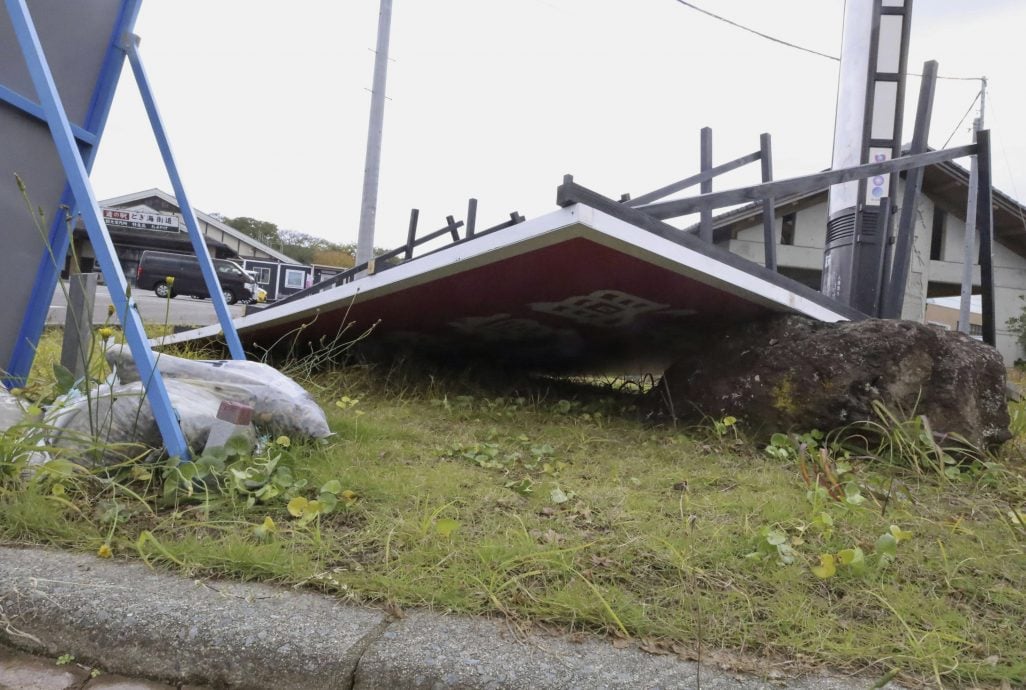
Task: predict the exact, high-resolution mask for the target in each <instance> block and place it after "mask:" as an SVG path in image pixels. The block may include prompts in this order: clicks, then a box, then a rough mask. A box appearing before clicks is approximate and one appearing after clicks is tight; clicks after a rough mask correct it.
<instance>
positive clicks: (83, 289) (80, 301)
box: [61, 273, 96, 380]
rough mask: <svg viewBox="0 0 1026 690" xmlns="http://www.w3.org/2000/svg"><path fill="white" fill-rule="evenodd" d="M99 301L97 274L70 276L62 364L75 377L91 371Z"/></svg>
mask: <svg viewBox="0 0 1026 690" xmlns="http://www.w3.org/2000/svg"><path fill="white" fill-rule="evenodd" d="M95 303H96V274H95V273H72V274H71V275H70V276H69V277H68V307H67V313H66V314H65V315H64V342H63V343H62V345H61V366H63V367H64V368H65V369H67V370H68V371H70V372H71V373H72V374H73V375H74V377H75V380H78V379H80V378H82V377H83V376H85V375H86V374H87V373H88V368H89V358H90V354H91V353H92V348H93V305H94V304H95Z"/></svg>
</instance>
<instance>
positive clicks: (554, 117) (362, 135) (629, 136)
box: [93, 0, 1026, 248]
mask: <svg viewBox="0 0 1026 690" xmlns="http://www.w3.org/2000/svg"><path fill="white" fill-rule="evenodd" d="M693 3H694V4H696V5H699V6H700V7H703V8H706V9H709V10H711V11H715V12H716V13H718V14H721V15H723V16H725V17H728V18H730V19H732V20H734V21H737V22H739V23H742V24H745V25H748V26H751V27H752V28H754V29H757V30H759V31H762V32H764V33H767V34H772V35H774V36H776V37H779V38H781V39H784V40H787V41H790V42H792V43H795V44H799V45H802V46H806V47H808V48H811V49H814V50H817V51H820V52H823V53H828V54H832V55H838V54H839V52H840V43H841V20H842V15H843V9H844V2H843V0H775V1H774V2H767V1H766V0H693ZM377 16H378V0H346V1H344V2H342V1H340V0H331V1H328V0H294V1H293V2H287V3H286V2H280V0H146V1H145V2H144V3H143V5H142V10H141V12H140V15H139V20H138V23H137V26H136V30H137V33H138V34H139V35H140V36H141V37H142V45H141V52H142V56H143V60H144V62H145V64H146V66H147V69H148V72H149V75H150V79H151V81H152V82H153V86H154V90H155V92H156V95H157V100H158V104H159V106H160V108H161V111H162V114H163V116H164V119H165V124H166V126H167V129H168V131H169V133H170V136H171V140H172V146H173V148H174V150H175V153H176V155H177V157H178V161H179V166H180V168H181V171H182V174H183V177H184V180H185V185H186V189H187V191H188V192H189V195H190V197H191V198H192V199H193V203H194V204H195V205H196V207H197V208H198V209H200V210H203V211H206V212H220V213H223V214H225V215H227V216H252V217H255V218H259V219H262V220H268V221H272V222H274V223H277V224H278V225H279V226H280V227H283V228H288V229H293V230H300V231H303V232H308V233H311V234H315V235H319V236H322V237H325V238H327V239H330V240H333V241H338V242H350V241H355V239H356V234H357V227H358V224H359V216H360V194H361V189H362V180H363V167H364V152H365V146H366V136H367V117H368V108H369V101H370V94H369V92H368V89H369V87H370V84H371V73H372V67H373V59H374V55H373V52H372V50H371V49H372V48H373V46H374V44H375V32H376V26H377ZM1024 26H1026V2H1022V0H973V2H967V1H966V0H917V1H916V3H915V8H914V11H913V30H912V45H911V58H910V61H909V66H910V70H911V71H914V72H918V71H919V70H920V68H921V66H922V63H923V62H924V61H925V60H928V59H936V60H938V61H939V63H940V72H941V74H942V75H950V76H965V77H979V76H982V75H986V76H987V77H988V78H989V81H990V91H989V94H988V99H987V111H986V118H987V125H988V126H989V127H990V128H991V130H992V132H993V141H994V146H995V161H994V180H995V185H996V186H997V187H998V188H999V189H1001V190H1002V191H1005V192H1007V193H1009V194H1011V195H1012V196H1015V197H1016V198H1018V199H1020V200H1024V199H1026V125H1024V123H1026V93H1024V88H1023V77H1022V73H1023V70H1024V68H1026V49H1024V47H1023V39H1022V29H1023V27H1024ZM391 56H392V59H393V61H392V62H391V63H390V65H389V73H388V89H387V92H388V96H389V99H390V100H389V101H388V102H387V104H386V108H385V130H384V131H385V133H384V148H383V155H382V169H381V185H380V191H379V210H378V223H377V236H376V241H375V244H376V245H377V246H381V247H386V248H392V247H395V246H398V245H400V244H402V243H403V242H404V241H405V236H406V226H407V222H408V217H409V211H410V208H411V207H417V208H419V209H420V210H421V215H420V218H421V225H420V227H421V229H422V230H425V231H426V230H431V229H435V228H438V227H441V226H442V225H443V224H444V218H445V216H446V215H448V214H453V215H455V216H456V217H457V218H460V219H462V218H463V217H464V215H465V209H466V202H467V199H468V197H471V196H475V197H477V198H478V199H479V200H480V205H479V213H478V227H479V228H483V227H487V226H488V225H492V224H494V223H497V222H501V221H502V220H504V219H506V218H508V213H509V212H510V211H513V210H516V211H519V212H521V213H523V214H524V215H526V216H528V217H531V216H537V215H540V214H542V213H546V212H548V211H551V210H553V209H554V208H555V193H556V187H557V185H558V184H559V183H560V181H561V178H562V175H563V174H564V173H573V174H574V176H575V179H576V181H578V182H579V183H581V184H583V185H585V186H588V187H591V188H593V189H595V190H597V191H599V192H601V193H604V194H606V195H608V196H613V197H619V195H620V194H621V193H624V192H630V193H632V194H634V195H635V196H637V195H639V194H641V193H644V192H646V191H649V190H651V189H653V188H655V187H659V186H662V185H664V184H666V183H668V182H671V181H673V180H675V179H679V178H681V177H685V176H687V175H690V174H692V173H694V172H696V171H697V169H698V136H699V129H700V128H701V127H703V126H710V127H712V128H713V131H714V159H715V160H714V162H717V163H718V162H723V161H725V160H729V159H731V158H735V157H737V156H740V155H743V154H746V153H749V152H751V151H754V150H756V149H757V148H758V137H759V134H760V133H761V132H769V133H770V134H772V135H773V153H774V164H775V168H776V169H775V173H776V177H778V178H780V177H787V176H794V175H800V174H806V173H810V172H814V171H817V170H820V169H823V168H826V167H829V165H830V155H831V146H832V132H833V123H834V103H835V98H836V90H837V63H836V62H833V61H831V60H828V59H825V58H822V57H817V56H814V55H810V54H808V53H803V52H800V51H798V50H795V49H793V48H788V47H785V46H782V45H778V44H775V43H771V42H769V41H766V40H765V39H762V38H759V37H756V36H753V35H751V34H747V33H744V32H743V31H740V30H739V29H737V28H734V27H731V26H728V25H726V24H724V23H721V22H718V21H716V20H714V19H712V18H710V17H707V16H705V15H703V14H700V13H698V12H696V11H694V10H692V9H690V8H688V7H686V6H684V5H682V4H680V3H678V2H677V1H676V0H517V1H516V2H513V1H510V0H507V1H505V2H498V1H497V0H394V14H393V24H392V46H391ZM908 87H909V88H908V102H907V106H906V126H905V139H906V140H908V139H909V138H910V137H911V128H912V124H911V123H912V118H913V117H914V114H915V113H914V111H915V102H916V96H917V93H918V88H919V80H918V79H915V78H910V80H909V84H908ZM979 87H980V84H979V82H978V81H975V80H972V81H953V80H942V81H940V83H939V87H938V93H937V100H936V104H935V109H934V119H933V128H932V132H931V137H930V143H931V145H932V146H934V147H941V146H943V145H944V143H945V141H946V140H947V139H948V137H949V135H951V134H952V132H955V135H954V138H953V139H952V140H951V144H950V145H956V144H961V143H968V142H969V141H970V132H969V127H970V125H971V121H972V115H970V116H969V117H968V118H967V119H966V121H965V122H964V123H963V124H962V125H961V126H959V127H956V125H957V124H958V122H959V120H960V119H961V118H962V116H963V115H964V114H965V112H966V110H967V109H969V107H970V104H971V103H972V101H973V98H974V96H975V95H976V93H977V92H978V91H979ZM757 175H758V169H757V168H754V169H752V170H750V171H747V172H746V171H739V172H737V173H735V174H733V175H731V176H727V177H725V178H723V181H722V182H720V181H719V180H717V183H716V184H717V186H718V188H726V187H728V186H729V187H734V186H740V185H743V184H748V183H752V182H755V181H757V180H756V176H757ZM93 182H94V185H95V188H96V192H97V195H98V196H99V197H100V198H101V199H102V198H105V197H113V196H119V195H122V194H127V193H130V192H135V191H139V190H142V189H147V188H150V187H160V188H162V189H164V190H167V191H171V189H170V184H169V182H168V181H167V177H166V175H165V173H164V172H163V168H162V164H161V162H160V158H159V154H158V152H157V149H156V145H155V143H154V141H153V137H152V135H151V134H150V133H149V129H148V124H147V121H146V116H145V113H144V111H143V110H142V105H141V102H140V100H139V97H138V94H137V91H136V89H135V85H134V82H133V81H132V79H131V74H130V71H129V70H128V69H127V68H126V70H125V73H124V75H123V76H122V82H121V85H120V87H119V90H118V96H117V98H116V99H115V102H114V108H113V111H112V114H111V118H110V121H109V123H108V127H107V132H106V134H105V136H104V141H103V143H102V145H101V147H100V152H99V155H98V158H97V162H96V166H95V169H94V174H93Z"/></svg>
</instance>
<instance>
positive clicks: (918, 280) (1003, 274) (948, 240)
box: [729, 183, 1026, 366]
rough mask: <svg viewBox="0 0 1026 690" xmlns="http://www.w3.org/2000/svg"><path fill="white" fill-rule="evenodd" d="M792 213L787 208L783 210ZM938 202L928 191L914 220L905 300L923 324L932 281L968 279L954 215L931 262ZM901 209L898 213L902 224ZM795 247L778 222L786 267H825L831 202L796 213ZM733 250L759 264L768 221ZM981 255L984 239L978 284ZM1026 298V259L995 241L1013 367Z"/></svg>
mask: <svg viewBox="0 0 1026 690" xmlns="http://www.w3.org/2000/svg"><path fill="white" fill-rule="evenodd" d="M902 187H903V183H899V194H898V199H901V198H902V194H903V190H902ZM777 212H778V213H780V214H786V213H787V209H786V207H785V208H782V209H778V211H777ZM933 214H934V202H933V200H932V199H930V198H929V197H928V196H927V195H926V194H922V195H920V197H919V203H918V208H917V213H916V215H915V218H914V221H915V223H914V227H915V240H914V241H913V244H912V260H911V263H910V266H909V277H908V283H907V287H906V289H905V302H904V305H903V308H902V314H901V316H902V318H903V319H908V320H911V321H919V322H923V321H924V320H925V317H926V298H927V288H928V286H929V284H930V283H935V284H936V283H948V284H950V285H956V286H957V285H960V284H961V282H962V252H963V243H964V241H965V222H964V221H962V220H961V219H960V218H958V217H956V216H954V215H952V214H948V215H947V218H946V221H945V234H944V240H943V243H942V249H941V259H940V260H930V245H931V239H932V233H933ZM899 217H900V210H899V212H898V214H896V215H895V218H894V224H895V226H897V222H898V218H899ZM795 221H796V222H795V233H794V244H793V245H781V244H780V230H781V224H782V217H777V218H776V219H775V221H774V228H775V235H776V238H777V263H778V264H779V265H780V266H782V267H788V268H802V269H811V270H816V271H819V270H822V268H823V244H824V239H825V236H826V222H827V204H826V199H825V198H824V200H823V201H822V202H821V203H818V204H815V205H813V206H809V207H807V208H803V209H801V210H799V211H797V212H796V219H795ZM729 249H730V251H731V252H734V253H735V254H738V255H740V256H743V257H744V258H746V259H749V260H751V261H754V262H755V263H759V264H761V263H763V259H764V250H763V242H762V221H761V219H759V218H756V220H755V224H754V225H752V226H751V227H747V228H745V229H743V230H740V231H738V233H737V237H736V238H735V239H733V240H731V241H730V243H729ZM978 255H979V240H978V239H977V241H976V246H975V248H974V250H973V263H974V264H975V265H974V267H973V285H975V286H977V287H979V284H980V267H979V264H977V263H976V257H978ZM1021 296H1026V259H1024V258H1023V257H1021V256H1019V255H1018V254H1016V253H1015V252H1013V251H1011V250H1010V249H1008V248H1007V247H1005V246H1003V245H1001V244H998V243H997V242H995V243H994V301H995V308H994V311H995V314H994V316H995V321H996V324H995V325H996V331H997V349H998V351H1000V352H1001V355H1002V357H1003V358H1004V360H1005V363H1006V364H1007V365H1009V366H1011V365H1012V363H1014V362H1015V360H1016V359H1019V358H1022V357H1024V356H1026V353H1024V352H1023V351H1022V348H1021V347H1020V346H1019V344H1018V343H1017V342H1016V339H1015V336H1014V335H1012V334H1011V333H1009V332H1008V329H1007V328H1006V327H1005V324H1006V322H1007V321H1008V319H1009V318H1011V317H1013V316H1018V315H1019V314H1021V313H1022V309H1023V306H1024V302H1023V300H1022V299H1020V297H1021Z"/></svg>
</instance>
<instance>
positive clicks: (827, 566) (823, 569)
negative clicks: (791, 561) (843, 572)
mask: <svg viewBox="0 0 1026 690" xmlns="http://www.w3.org/2000/svg"><path fill="white" fill-rule="evenodd" d="M812 574H813V575H815V576H816V577H818V578H819V579H821V580H826V579H827V578H831V577H833V576H834V575H836V574H837V564H836V562H835V560H834V555H833V554H830V553H824V554H821V555H820V557H819V565H817V566H813V567H812Z"/></svg>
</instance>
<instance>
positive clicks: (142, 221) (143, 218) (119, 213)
mask: <svg viewBox="0 0 1026 690" xmlns="http://www.w3.org/2000/svg"><path fill="white" fill-rule="evenodd" d="M103 220H104V222H105V223H106V224H107V225H108V226H110V227H115V228H131V229H133V230H162V231H164V232H180V229H179V227H178V216H176V215H175V214H173V213H157V212H156V211H151V210H148V209H121V208H105V209H103Z"/></svg>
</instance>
